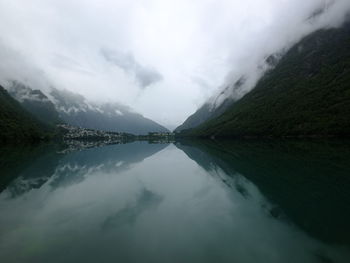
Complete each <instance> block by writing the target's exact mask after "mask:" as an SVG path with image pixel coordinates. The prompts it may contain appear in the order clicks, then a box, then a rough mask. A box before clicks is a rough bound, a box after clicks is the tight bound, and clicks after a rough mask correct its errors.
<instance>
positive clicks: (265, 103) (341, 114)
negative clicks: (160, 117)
mask: <svg viewBox="0 0 350 263" xmlns="http://www.w3.org/2000/svg"><path fill="white" fill-rule="evenodd" d="M182 134H183V135H192V136H202V137H211V136H217V137H288V136H292V137H294V136H349V135H350V23H346V24H345V25H343V26H342V27H341V28H337V29H327V30H320V31H317V32H315V33H313V34H311V35H309V36H307V37H305V38H304V39H303V40H301V41H300V42H299V43H298V44H296V45H295V46H294V47H292V48H291V49H290V50H289V51H288V52H287V53H286V54H285V56H284V57H283V58H282V59H281V60H280V62H279V63H278V64H277V66H276V67H275V68H274V69H273V70H271V71H269V72H268V73H267V74H266V75H265V76H264V77H263V78H262V79H261V80H260V81H259V82H258V84H257V86H256V87H255V88H254V89H253V90H252V91H251V92H249V93H248V94H246V95H245V96H244V97H243V98H242V99H240V100H239V101H237V102H236V103H234V104H233V105H232V106H230V107H229V108H228V109H227V110H226V111H225V112H224V113H223V114H222V115H221V116H219V117H217V118H215V119H212V120H209V121H208V122H205V123H204V124H202V125H200V126H199V127H197V128H195V129H192V130H187V131H184V132H183V133H182Z"/></svg>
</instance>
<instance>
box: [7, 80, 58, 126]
mask: <svg viewBox="0 0 350 263" xmlns="http://www.w3.org/2000/svg"><path fill="white" fill-rule="evenodd" d="M8 92H9V94H10V95H11V96H12V97H14V98H15V99H16V100H17V101H19V102H20V103H21V105H22V107H23V108H25V109H26V110H27V111H29V112H30V113H31V114H33V115H34V116H35V117H36V118H37V119H39V120H40V121H41V122H43V123H47V124H51V125H55V124H58V123H62V120H61V119H60V117H59V114H58V112H57V110H56V108H55V105H54V104H53V103H52V101H50V99H49V98H48V97H47V96H46V95H45V94H44V93H43V92H42V91H40V90H37V89H35V90H34V89H31V88H30V87H28V86H25V85H23V84H21V83H19V82H16V81H14V82H12V84H11V85H10V86H9V88H8Z"/></svg>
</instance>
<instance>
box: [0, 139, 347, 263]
mask: <svg viewBox="0 0 350 263" xmlns="http://www.w3.org/2000/svg"><path fill="white" fill-rule="evenodd" d="M0 157H1V163H0V169H1V170H0V171H1V176H0V211H1V212H0V262H4V263H5V262H6V263H7V262H9V263H10V262H16V263H17V262H26V263H27V262H35V263H38V262H39V263H40V262H53V263H54V262H65V263H66V262H74V263H76V262H121V263H124V262H149V263H153V262H154V263H156V262H161V263H166V262H174V263H185V262H213V263H216V262H243V263H244V262H252V263H256V262H276V263H277V262H278V263H280V262H293V263H294V262H298V263H303V262H347V263H348V262H350V226H349V225H350V223H349V222H350V147H349V145H348V144H344V143H339V142H332V143H322V144H320V143H312V142H309V143H300V142H297V143H292V142H289V143H286V142H280V143H271V142H265V143H263V142H260V143H238V142H216V143H211V142H182V143H176V144H149V143H147V142H134V143H130V144H124V145H114V146H106V147H102V148H94V149H88V150H84V151H77V152H72V153H67V154H64V153H60V151H59V150H58V149H57V148H56V147H54V146H40V147H37V148H35V149H26V148H23V149H9V148H3V149H1V150H0Z"/></svg>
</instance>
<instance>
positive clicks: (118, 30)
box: [0, 0, 350, 127]
mask: <svg viewBox="0 0 350 263" xmlns="http://www.w3.org/2000/svg"><path fill="white" fill-rule="evenodd" d="M349 9H350V1H349V0H308V1H305V0H246V1H232V0H193V1H188V0H148V1H138V0H130V1H124V0H116V1H111V0H75V1H71V0H60V1H57V0H31V1H22V0H11V1H9V0H0V36H1V37H0V59H1V63H0V83H4V82H6V80H8V79H16V80H19V81H24V82H25V83H26V84H29V85H34V86H35V87H36V88H41V89H45V87H47V86H50V85H53V86H55V87H56V88H62V89H67V90H71V91H74V92H78V93H81V94H83V95H84V96H86V97H87V98H88V99H90V100H91V99H93V100H98V101H112V102H113V101H119V102H121V103H123V104H126V105H129V106H131V107H132V108H135V110H137V111H138V112H141V113H143V114H144V115H145V116H147V117H149V118H152V119H154V120H156V121H158V122H160V123H162V124H164V125H167V126H168V127H174V126H176V125H178V124H180V123H181V122H182V121H183V120H184V119H185V118H186V117H187V116H188V115H190V114H191V113H193V112H194V111H195V110H196V109H197V108H198V107H199V106H201V104H202V103H203V102H204V101H206V100H207V99H208V98H209V97H211V96H213V94H219V93H220V92H221V91H222V90H223V89H225V88H226V87H228V86H232V85H233V84H234V83H235V82H236V81H237V80H238V79H239V78H240V77H242V76H244V77H245V79H246V80H245V83H244V85H242V86H241V87H240V91H239V94H238V96H241V95H242V94H244V93H245V92H247V91H249V90H250V89H251V88H253V87H254V85H255V83H256V81H257V80H258V79H259V77H260V76H261V75H262V74H263V73H264V71H265V70H266V69H267V68H268V65H267V64H266V63H265V59H266V57H268V56H269V55H271V54H275V53H279V54H281V53H282V54H283V52H284V51H285V50H286V49H287V48H288V47H290V46H291V45H292V44H293V43H295V42H297V41H298V40H299V39H300V38H302V37H303V36H305V35H306V34H308V33H310V32H312V31H314V30H317V29H319V28H322V27H329V26H337V25H339V24H340V23H341V21H342V20H344V16H345V15H346V14H347V13H348V11H349ZM101 50H103V52H101ZM101 54H102V55H101ZM128 54H132V55H128ZM224 94H225V96H228V95H229V94H230V92H227V94H226V93H225V92H224ZM216 101H219V100H216Z"/></svg>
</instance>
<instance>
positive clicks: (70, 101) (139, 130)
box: [49, 89, 169, 135]
mask: <svg viewBox="0 0 350 263" xmlns="http://www.w3.org/2000/svg"><path fill="white" fill-rule="evenodd" d="M49 97H51V98H52V101H53V103H54V104H55V107H56V110H57V111H58V113H59V117H60V118H61V119H62V120H63V121H65V122H66V123H68V124H70V125H74V126H79V127H83V128H87V129H94V130H104V131H114V132H125V133H132V134H136V135H141V134H148V133H149V132H168V131H169V130H168V129H166V128H165V127H163V126H161V125H160V124H158V123H156V122H154V121H152V120H150V119H147V118H145V117H143V116H142V115H141V114H138V113H136V112H133V111H132V110H131V109H130V108H128V107H126V106H124V105H121V104H118V103H104V104H98V103H93V102H90V101H88V100H87V99H85V98H84V97H83V96H81V95H79V94H75V93H72V92H70V91H66V90H58V89H53V90H52V92H51V93H50V94H49Z"/></svg>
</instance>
